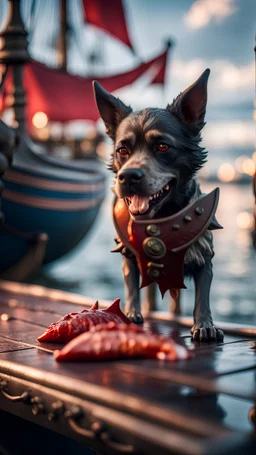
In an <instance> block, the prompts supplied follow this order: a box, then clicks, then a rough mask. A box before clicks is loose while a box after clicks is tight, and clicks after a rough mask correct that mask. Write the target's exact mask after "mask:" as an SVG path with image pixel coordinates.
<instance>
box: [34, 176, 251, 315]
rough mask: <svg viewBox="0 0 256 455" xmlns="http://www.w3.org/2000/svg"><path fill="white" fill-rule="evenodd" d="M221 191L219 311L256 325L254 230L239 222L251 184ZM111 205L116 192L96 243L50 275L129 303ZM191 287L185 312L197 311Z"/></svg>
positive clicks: (163, 306) (163, 304)
mask: <svg viewBox="0 0 256 455" xmlns="http://www.w3.org/2000/svg"><path fill="white" fill-rule="evenodd" d="M110 185H111V182H109V186H110ZM215 186H216V185H215V184H214V183H211V185H209V184H203V191H205V192H209V191H211V190H212V189H213V188H214V187H215ZM220 189H221V193H220V194H221V195H220V203H219V207H218V211H217V218H218V221H219V222H220V223H221V224H222V225H223V226H224V229H223V230H222V231H215V232H214V243H215V253H216V254H215V258H214V281H213V285H212V290H211V302H212V309H213V313H214V316H215V317H216V319H219V320H232V321H237V322H241V323H250V324H255V323H256V312H255V305H256V285H255V281H256V255H255V251H254V250H253V248H252V242H251V234H250V230H249V229H248V228H243V227H241V224H239V223H237V217H238V215H239V214H240V213H241V212H246V211H248V212H251V211H252V207H253V197H252V194H251V188H250V186H243V185H235V184H222V185H221V188H220ZM111 205H112V194H111V193H109V195H108V197H107V199H106V201H105V203H104V205H103V207H102V209H101V213H100V216H99V218H98V220H97V222H96V224H95V226H94V229H93V233H91V238H90V241H89V242H88V239H87V240H86V241H85V243H84V244H81V245H80V246H79V247H78V249H77V251H75V253H73V254H72V255H71V256H69V257H66V258H65V259H64V260H61V261H59V262H58V263H55V264H54V265H51V266H48V267H47V268H46V273H47V274H48V276H49V277H51V278H52V279H53V278H55V279H57V280H58V282H57V283H55V282H53V283H52V286H53V287H60V288H63V289H66V290H67V289H68V290H71V291H75V292H79V293H81V294H84V295H88V296H92V297H95V299H115V298H117V297H121V299H122V302H124V287H123V281H122V270H121V264H122V258H121V255H120V254H113V253H110V250H111V249H112V248H113V246H114V241H113V238H114V235H115V233H114V228H113V225H112V219H111ZM37 282H39V281H37ZM44 284H45V283H44ZM47 284H48V285H49V282H48V283H47ZM50 285H51V283H50ZM186 285H187V287H188V289H187V290H185V291H183V294H182V308H183V312H184V313H185V314H189V315H191V314H192V311H193V303H194V290H193V283H192V282H189V281H188V280H187V282H186ZM168 307H169V298H168V296H167V295H166V297H165V299H164V301H162V299H161V297H160V294H159V295H158V309H160V310H167V309H168Z"/></svg>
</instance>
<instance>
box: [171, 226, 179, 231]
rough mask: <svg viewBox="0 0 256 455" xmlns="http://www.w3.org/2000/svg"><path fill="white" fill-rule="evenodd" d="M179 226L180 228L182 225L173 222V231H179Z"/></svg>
mask: <svg viewBox="0 0 256 455" xmlns="http://www.w3.org/2000/svg"><path fill="white" fill-rule="evenodd" d="M179 228H180V225H179V224H173V226H172V230H173V231H178V230H179Z"/></svg>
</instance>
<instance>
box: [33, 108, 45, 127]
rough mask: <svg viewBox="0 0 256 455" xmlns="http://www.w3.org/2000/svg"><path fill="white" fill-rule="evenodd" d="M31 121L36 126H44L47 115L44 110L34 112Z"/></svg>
mask: <svg viewBox="0 0 256 455" xmlns="http://www.w3.org/2000/svg"><path fill="white" fill-rule="evenodd" d="M32 123H33V125H34V126H35V127H36V128H45V127H46V125H47V123H48V117H47V115H46V114H45V113H44V112H36V113H35V114H34V115H33V118H32Z"/></svg>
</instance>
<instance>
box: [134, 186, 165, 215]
mask: <svg viewBox="0 0 256 455" xmlns="http://www.w3.org/2000/svg"><path fill="white" fill-rule="evenodd" d="M169 191H170V185H169V184H167V185H165V186H164V187H163V188H162V189H161V190H160V191H158V192H157V193H155V194H152V195H151V196H140V195H138V194H133V195H132V196H126V197H125V200H126V203H127V205H128V207H129V211H130V212H131V214H132V215H147V213H149V212H150V211H151V209H152V208H153V206H154V205H156V204H158V203H159V202H160V201H162V200H163V199H164V198H165V197H166V196H167V195H168V193H169Z"/></svg>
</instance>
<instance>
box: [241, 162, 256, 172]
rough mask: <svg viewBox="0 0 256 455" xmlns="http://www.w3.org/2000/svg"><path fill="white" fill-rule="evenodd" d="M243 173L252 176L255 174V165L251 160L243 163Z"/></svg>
mask: <svg viewBox="0 0 256 455" xmlns="http://www.w3.org/2000/svg"><path fill="white" fill-rule="evenodd" d="M242 171H243V172H244V174H248V175H251V176H252V175H254V174H255V164H254V162H253V160H252V159H251V158H246V159H245V160H244V161H243V162H242Z"/></svg>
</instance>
